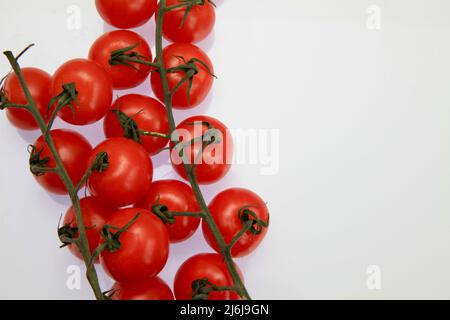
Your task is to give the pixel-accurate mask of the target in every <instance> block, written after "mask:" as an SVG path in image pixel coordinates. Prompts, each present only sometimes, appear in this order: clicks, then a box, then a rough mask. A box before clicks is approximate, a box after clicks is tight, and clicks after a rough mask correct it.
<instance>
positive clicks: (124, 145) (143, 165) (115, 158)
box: [88, 138, 153, 207]
mask: <svg viewBox="0 0 450 320" xmlns="http://www.w3.org/2000/svg"><path fill="white" fill-rule="evenodd" d="M101 152H106V153H107V154H108V167H107V168H106V169H105V170H104V171H102V172H94V173H92V175H91V176H90V177H89V179H88V188H89V191H90V192H91V194H92V195H93V196H95V197H97V198H99V200H100V201H102V202H104V203H106V204H108V205H109V206H112V207H124V206H127V205H130V204H134V203H136V202H137V201H139V200H141V199H142V198H143V197H144V196H145V195H146V194H147V193H148V190H149V188H150V184H151V182H152V177H153V165H152V161H151V159H150V157H149V156H148V153H147V151H146V150H145V149H144V148H143V147H142V146H141V145H139V144H138V143H137V142H134V141H132V140H129V139H125V138H111V139H107V140H105V141H104V142H102V143H101V144H100V145H98V146H97V147H96V148H95V149H94V151H93V152H92V153H91V156H90V161H89V162H90V163H92V162H94V160H95V157H96V155H97V154H99V153H101Z"/></svg>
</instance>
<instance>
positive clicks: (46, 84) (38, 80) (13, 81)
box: [3, 68, 52, 130]
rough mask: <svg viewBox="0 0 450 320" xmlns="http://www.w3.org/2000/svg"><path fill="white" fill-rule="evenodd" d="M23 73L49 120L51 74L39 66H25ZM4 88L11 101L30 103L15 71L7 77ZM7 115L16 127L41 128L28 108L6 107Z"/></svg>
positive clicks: (37, 105) (35, 99) (43, 115)
mask: <svg viewBox="0 0 450 320" xmlns="http://www.w3.org/2000/svg"><path fill="white" fill-rule="evenodd" d="M22 74H23V77H24V78H25V82H26V84H27V86H28V89H29V90H30V92H31V96H32V97H33V100H34V102H35V103H36V107H37V108H38V109H39V113H40V114H41V116H42V117H43V118H44V120H47V115H48V113H47V108H48V104H49V102H50V100H51V97H50V84H51V81H52V78H51V76H50V75H49V74H48V73H47V72H45V71H43V70H40V69H37V68H23V69H22ZM3 89H4V91H5V94H6V98H7V99H8V101H9V102H11V103H16V104H22V105H24V104H28V101H27V98H26V97H25V94H24V93H23V89H22V87H21V85H20V83H19V79H18V78H17V76H16V74H15V73H11V74H10V75H9V76H8V77H7V78H6V80H5V85H4V87H3ZM6 116H7V117H8V120H9V121H10V122H11V123H12V124H13V125H14V126H15V127H16V128H19V129H22V130H35V129H38V128H39V126H38V124H37V122H36V120H34V118H33V115H32V114H31V113H30V112H29V111H27V110H23V109H6Z"/></svg>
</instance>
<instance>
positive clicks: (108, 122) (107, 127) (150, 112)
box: [103, 94, 170, 155]
mask: <svg viewBox="0 0 450 320" xmlns="http://www.w3.org/2000/svg"><path fill="white" fill-rule="evenodd" d="M117 109H119V110H120V111H122V112H123V113H125V114H126V115H127V116H128V117H130V118H133V120H134V121H135V122H136V124H137V126H138V128H139V130H144V131H149V132H157V133H163V134H167V133H169V132H170V127H169V121H168V120H167V113H166V109H165V108H164V106H163V105H162V104H161V103H160V102H159V101H158V100H156V99H153V98H150V97H146V96H143V95H138V94H129V95H125V96H122V97H120V98H119V99H117V100H116V101H115V102H114V104H113V105H112V107H111V110H110V111H109V112H108V114H107V115H106V117H105V120H104V122H103V131H104V133H105V136H106V137H107V138H113V137H123V135H124V130H123V128H122V126H121V124H120V122H119V120H118V118H117V114H116V113H114V112H113V111H114V110H117ZM141 139H142V146H143V147H144V148H145V149H146V150H147V151H148V152H149V154H150V155H155V154H156V153H158V152H159V151H161V149H163V148H164V147H165V146H166V145H167V142H168V139H164V138H159V137H152V136H145V135H141Z"/></svg>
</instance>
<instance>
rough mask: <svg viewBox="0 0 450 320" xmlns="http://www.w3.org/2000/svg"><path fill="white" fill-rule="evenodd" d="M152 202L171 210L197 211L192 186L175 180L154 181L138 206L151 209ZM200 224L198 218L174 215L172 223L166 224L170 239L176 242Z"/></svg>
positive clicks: (187, 236)
mask: <svg viewBox="0 0 450 320" xmlns="http://www.w3.org/2000/svg"><path fill="white" fill-rule="evenodd" d="M154 204H161V205H164V206H166V207H167V209H168V210H169V211H172V212H199V211H200V209H199V207H198V204H197V200H196V199H195V195H194V192H193V191H192V188H191V187H190V186H188V185H187V184H186V183H184V182H181V181H177V180H160V181H155V182H153V183H152V185H151V186H150V191H149V193H148V194H147V196H146V197H145V199H144V200H143V201H142V202H141V203H140V204H138V205H137V206H138V207H141V208H146V209H149V210H151V208H152V206H153V205H154ZM199 224H200V219H199V218H193V217H176V218H175V223H174V224H166V227H167V230H168V231H169V235H170V241H171V242H172V243H177V242H181V241H184V240H186V239H188V238H190V237H191V236H192V235H193V234H194V233H195V231H196V230H197V228H198V226H199Z"/></svg>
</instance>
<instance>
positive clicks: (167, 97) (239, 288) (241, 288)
mask: <svg viewBox="0 0 450 320" xmlns="http://www.w3.org/2000/svg"><path fill="white" fill-rule="evenodd" d="M169 10H172V8H171V7H169V8H166V0H161V1H160V2H159V9H158V18H157V21H156V41H155V42H156V62H157V67H158V70H159V73H160V76H161V80H162V87H163V91H164V103H165V105H166V110H167V117H168V119H169V125H170V131H171V132H173V135H172V139H173V140H174V141H178V136H177V134H176V131H175V130H176V124H175V119H174V115H173V110H172V92H171V90H170V88H169V83H168V81H167V70H166V68H165V66H164V62H163V43H162V25H163V20H164V15H165V13H166V12H167V11H169ZM184 165H185V168H186V173H187V176H188V178H189V182H190V184H191V186H192V189H193V191H194V194H195V197H196V199H197V202H198V204H199V206H200V210H201V212H203V214H204V217H203V219H204V220H205V221H206V223H207V224H208V226H209V228H210V230H211V232H212V234H213V235H214V237H215V239H216V241H217V244H218V246H219V248H220V251H221V253H222V255H223V258H224V260H225V263H226V265H227V268H228V271H229V273H230V275H231V277H232V278H233V282H234V286H233V288H235V291H236V292H237V293H238V294H239V295H240V296H241V297H242V298H243V299H245V300H250V299H251V298H250V295H249V293H248V291H247V289H246V288H245V285H244V283H243V281H242V279H241V277H240V275H239V273H238V271H237V269H236V265H235V264H234V261H233V257H232V255H231V249H230V248H229V247H228V244H227V243H226V242H225V240H224V238H223V235H222V233H221V232H220V230H219V228H218V227H217V224H216V222H215V221H214V219H213V217H212V215H211V212H210V211H209V209H208V205H207V203H206V201H205V198H204V197H203V194H202V191H201V189H200V186H199V183H198V180H197V176H196V175H195V170H190V168H189V166H190V165H189V164H188V163H187V162H185V164H184Z"/></svg>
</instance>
